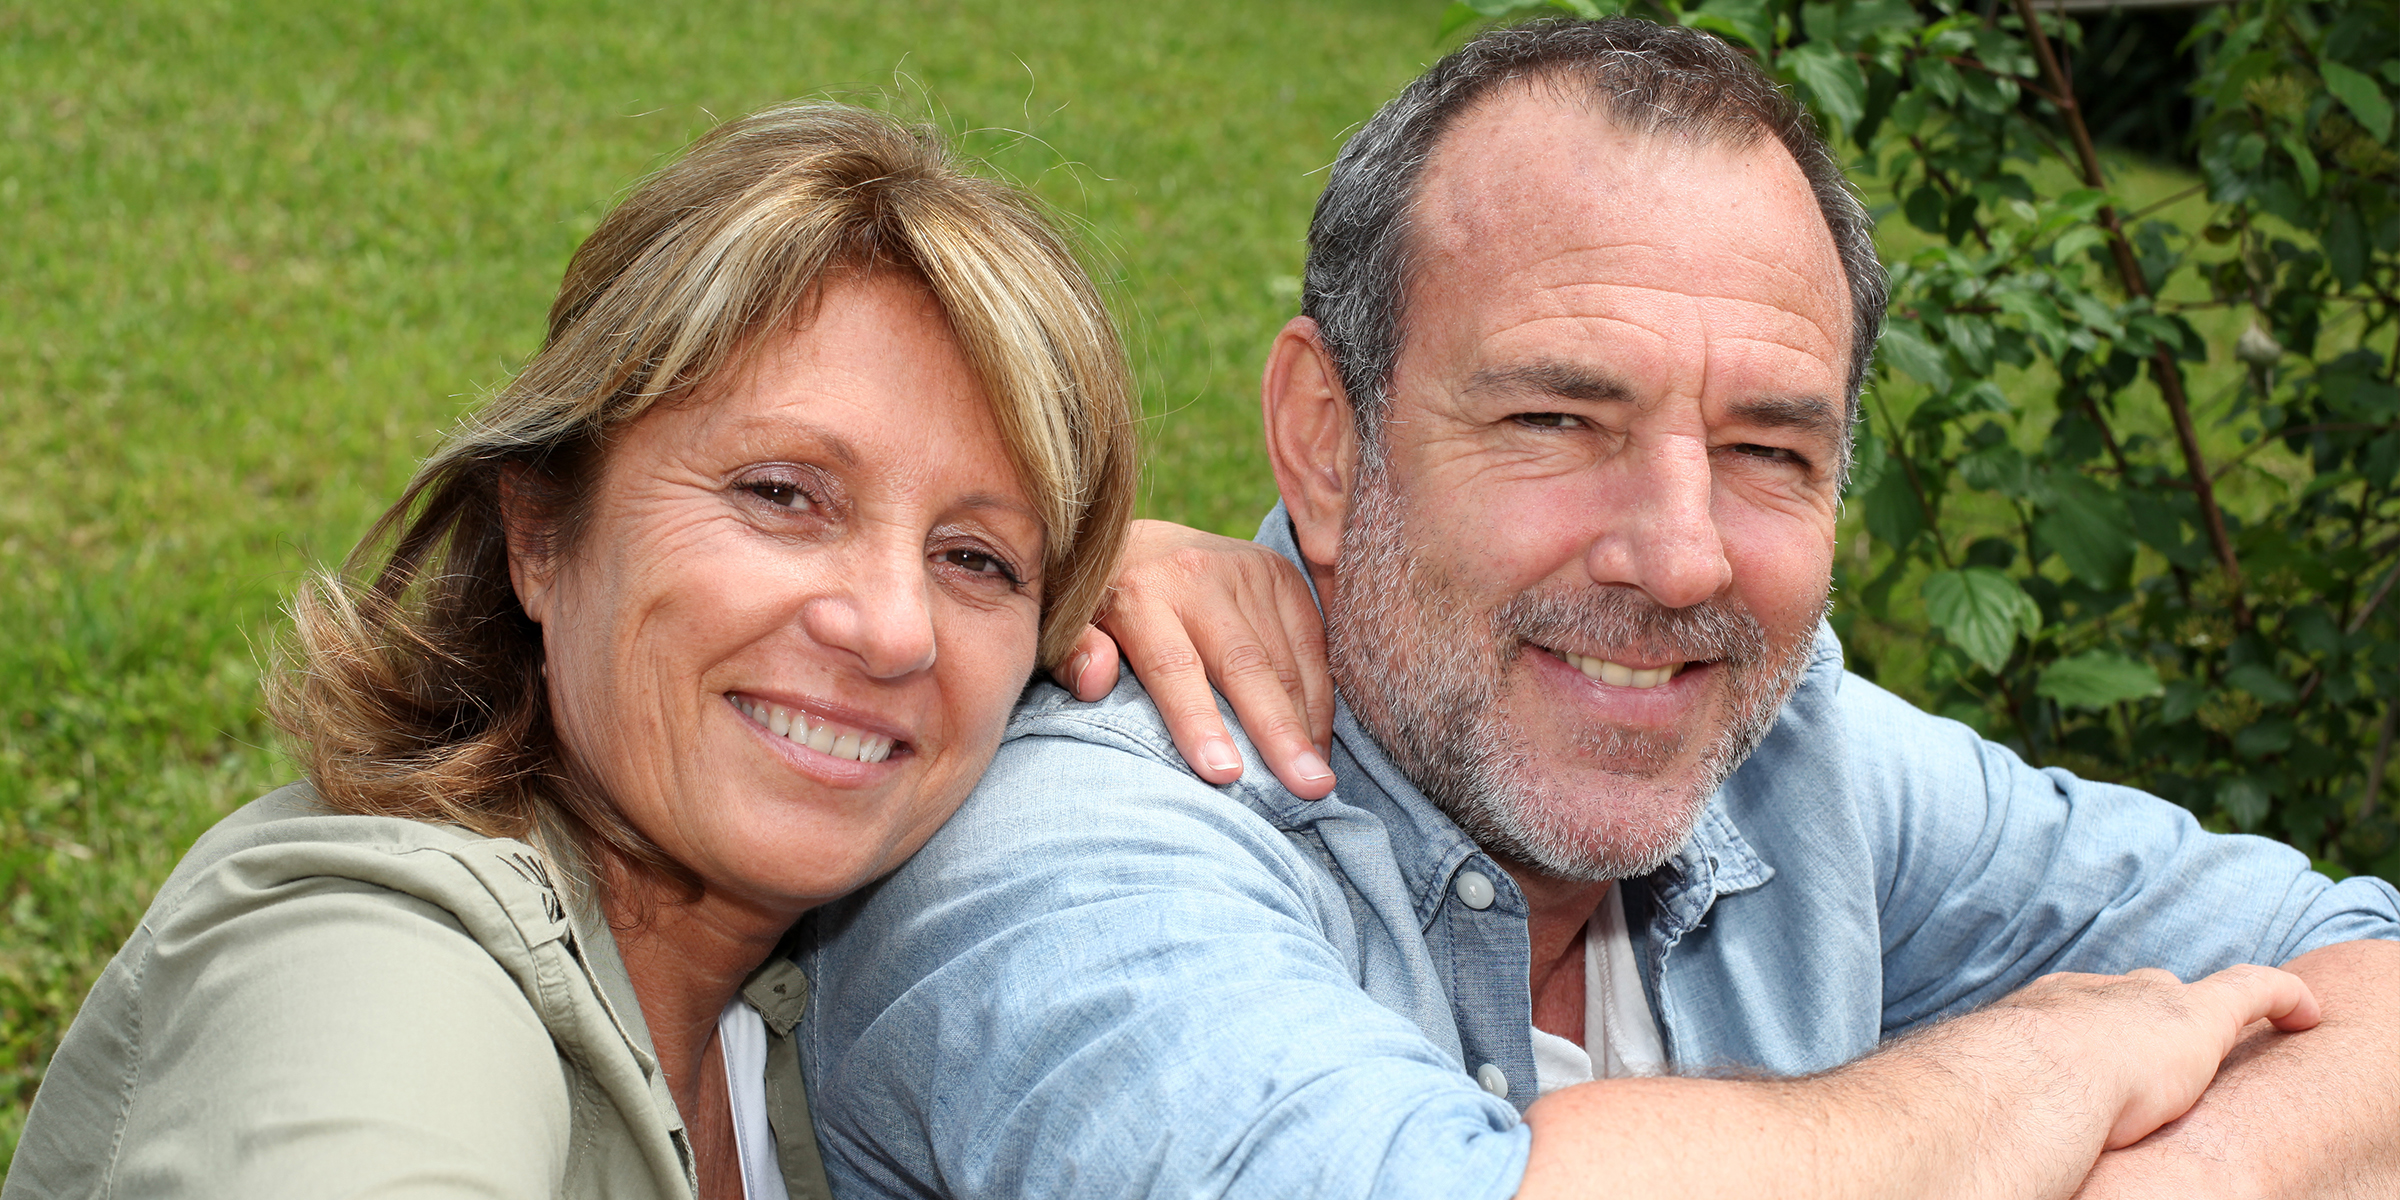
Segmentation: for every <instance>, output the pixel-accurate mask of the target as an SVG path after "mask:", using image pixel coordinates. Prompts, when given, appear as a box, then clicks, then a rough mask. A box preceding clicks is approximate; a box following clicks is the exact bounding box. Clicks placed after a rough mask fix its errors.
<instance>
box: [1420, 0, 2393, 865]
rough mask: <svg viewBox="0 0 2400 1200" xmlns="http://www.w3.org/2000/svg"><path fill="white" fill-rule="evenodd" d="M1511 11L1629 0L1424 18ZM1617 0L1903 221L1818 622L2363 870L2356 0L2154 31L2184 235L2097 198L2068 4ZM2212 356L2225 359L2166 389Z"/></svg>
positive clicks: (2364, 345) (2364, 99) (2373, 672)
mask: <svg viewBox="0 0 2400 1200" xmlns="http://www.w3.org/2000/svg"><path fill="white" fill-rule="evenodd" d="M1542 7H1556V8H1561V9H1565V10H1567V11H1570V12H1573V13H1576V14H1578V15H1582V16H1599V15H1603V13H1604V12H1613V11H1620V10H1624V9H1626V8H1628V7H1629V5H1628V3H1627V0H1549V3H1547V4H1545V3H1542V2H1538V0H1473V3H1471V4H1455V5H1453V6H1452V8H1451V11H1450V16H1449V18H1448V21H1447V27H1446V29H1445V32H1447V29H1450V28H1456V27H1458V26H1461V25H1465V24H1468V23H1472V22H1474V21H1476V20H1479V19H1486V18H1501V17H1508V16H1511V15H1515V14H1518V13H1522V12H1525V11H1529V10H1533V9H1537V8H1542ZM1638 11H1639V15H1644V16H1648V17H1651V18H1652V19H1656V20H1662V21H1680V22H1682V23H1684V24H1687V25H1691V26H1694V27H1698V28H1702V29H1706V30H1708V31H1710V32H1713V33H1715V34H1717V35H1719V36H1721V37H1723V38H1725V39H1726V40H1728V41H1729V42H1731V43H1733V44H1734V45H1736V46H1739V47H1742V48H1744V49H1745V50H1746V51H1748V52H1749V53H1751V54H1753V55H1754V56H1756V57H1757V58H1758V60H1759V61H1760V62H1762V63H1763V64H1765V65H1766V66H1767V68H1768V69H1769V70H1771V71H1772V72H1773V73H1774V74H1775V75H1776V76H1777V77H1779V78H1780V79H1782V80H1784V81H1785V82H1786V83H1787V84H1789V85H1791V86H1792V87H1794V88H1795V89H1796V91H1797V93H1798V94H1799V95H1800V96H1801V97H1802V98H1803V99H1804V100H1805V101H1806V102H1807V103H1808V104H1809V106H1810V107H1811V109H1812V110H1813V111H1814V112H1815V113H1816V115H1817V119H1818V121H1819V124H1820V125H1821V127H1823V128H1825V129H1827V130H1830V131H1833V135H1834V137H1835V138H1836V140H1837V142H1838V143H1840V144H1842V145H1843V148H1844V149H1845V151H1847V152H1850V153H1852V154H1854V158H1853V159H1852V164H1853V166H1852V175H1853V178H1854V179H1856V180H1858V181H1859V183H1860V185H1861V186H1862V188H1864V189H1865V191H1866V193H1867V197H1868V201H1869V203H1870V204H1874V205H1877V206H1878V212H1879V214H1882V216H1881V219H1882V220H1883V221H1884V222H1885V223H1886V224H1887V226H1888V225H1890V224H1891V223H1893V222H1905V223H1906V225H1907V226H1910V227H1913V229H1914V230H1916V231H1918V237H1919V240H1923V241H1925V242H1927V243H1928V244H1926V245H1925V247H1924V248H1923V249H1919V250H1916V251H1915V252H1913V253H1909V254H1906V255H1905V256H1895V257H1896V258H1897V261H1894V262H1892V263H1891V268H1892V276H1893V285H1894V286H1893V303H1892V310H1891V322H1890V326H1889V329H1888V331H1887V332H1886V334H1885V335H1884V340H1883V344H1882V347H1881V350H1880V352H1879V354H1878V363H1877V369H1876V379H1875V383H1874V385H1873V388H1872V391H1871V393H1870V397H1869V401H1868V407H1867V414H1868V416H1867V420H1865V421H1863V422H1862V423H1861V427H1860V430H1859V434H1858V469H1857V473H1856V477H1855V479H1854V480H1853V484H1852V490H1851V503H1852V505H1853V506H1854V507H1856V508H1862V509H1863V510H1864V511H1863V516H1864V522H1863V525H1864V530H1865V532H1866V535H1867V538H1866V540H1867V542H1868V543H1869V545H1870V546H1871V549H1869V550H1868V551H1867V552H1866V553H1864V554H1857V553H1854V554H1852V555H1850V556H1848V558H1849V561H1848V562H1847V563H1846V564H1845V566H1844V568H1843V569H1842V570H1841V572H1840V574H1839V576H1838V577H1837V583H1838V584H1840V585H1841V587H1842V592H1843V595H1844V605H1843V607H1842V611H1841V612H1840V613H1839V614H1838V615H1837V618H1836V620H1837V622H1841V623H1843V624H1844V625H1845V632H1846V633H1849V634H1850V635H1851V638H1852V642H1853V650H1854V656H1855V651H1856V650H1857V646H1858V643H1859V641H1861V640H1862V638H1863V639H1864V640H1869V641H1872V640H1874V639H1873V637H1872V636H1869V635H1872V634H1875V633H1878V632H1882V633H1888V632H1889V631H1892V630H1902V631H1906V630H1910V629H1912V628H1921V629H1923V630H1924V631H1925V634H1926V637H1927V638H1928V641H1927V643H1926V644H1924V645H1922V646H1920V647H1917V648H1915V654H1916V658H1917V659H1918V660H1921V664H1922V665H1921V669H1920V672H1919V674H1918V676H1917V677H1916V678H1915V679H1912V680H1906V681H1902V682H1904V683H1906V684H1908V685H1910V686H1908V688H1907V690H1909V691H1911V692H1912V693H1913V694H1914V698H1915V699H1917V700H1918V701H1919V702H1921V703H1924V704H1926V705H1928V706H1929V707H1931V708H1933V709H1935V710H1936V711H1940V712H1943V713H1945V714H1947V715H1952V716H1957V717H1960V718H1961V719H1964V720H1967V721H1969V722H1970V723H1971V724H1974V725H1976V726H1977V727H1978V728H1980V729H1982V730H1983V731H1984V732H1985V733H1986V734H1987V735H1989V736H1993V737H1997V738H1999V739H2001V740H2003V741H2006V742H2008V743H2009V744H2010V745H2012V746H2013V747H2015V748H2016V749H2017V750H2018V751H2019V752H2020V753H2022V754H2024V755H2026V756H2027V757H2028V758H2029V759H2031V760H2033V761H2036V762H2043V763H2055V764H2059V765H2065V766H2070V767H2073V768H2074V769H2076V770H2078V771H2080V772H2082V773H2084V774H2087V775H2092V776H2097V777H2100V778H2107V779H2114V780H2119V781H2122V782H2125V783H2129V784H2132V785H2135V786H2138V787H2143V788H2146V789H2149V790H2151V791H2153V792H2157V793H2159V794H2160V795H2163V796H2166V797H2168V798H2170V799H2172V800H2175V801H2177V802H2179V803H2181V804H2183V805H2185V806H2186V807H2188V808H2190V809H2192V810H2193V811H2195V812H2196V813H2199V814H2200V815H2201V816H2202V818H2203V820H2204V821H2206V822H2207V823H2209V824H2210V825H2211V826H2212V827H2216V828H2235V829H2242V830H2251V831H2256V832H2261V833H2268V834H2271V835H2273V836H2277V837H2281V838H2283V839H2285V840H2287V841H2289V842H2290V843H2292V844H2293V845H2295V846H2298V847H2300V848H2301V849H2302V850H2303V851H2306V852H2307V853H2309V854H2311V855H2312V856H2314V857H2315V858H2316V859H2317V861H2318V863H2319V864H2320V866H2322V867H2324V868H2326V869H2328V870H2330V871H2333V872H2335V873H2337V874H2339V873H2343V872H2348V871H2374V872H2376V873H2379V874H2383V875H2387V876H2400V825H2396V823H2395V807H2394V805H2393V804H2392V803H2391V801H2390V795H2391V793H2392V791H2393V787H2392V786H2391V781H2390V771H2389V770H2388V768H2389V766H2390V761H2391V753H2392V742H2393V734H2394V718H2395V712H2396V710H2395V708H2394V705H2393V700H2394V698H2395V697H2400V615H2396V613H2395V610H2396V609H2400V600H2395V599H2394V598H2393V596H2392V592H2393V585H2394V581H2395V580H2396V579H2400V561H2396V559H2400V497H2396V496H2395V491H2394V488H2395V475H2396V474H2400V387H2395V386H2394V371H2395V360H2396V359H2400V354H2396V353H2395V346H2394V338H2395V331H2396V329H2400V155H2396V154H2395V153H2394V149H2393V147H2394V124H2395V122H2394V112H2393V101H2392V97H2393V95H2394V94H2395V92H2400V30H2396V29H2395V22H2394V21H2393V20H2392V13H2391V9H2390V8H2389V7H2388V5H2385V4H2383V3H2380V2H2368V3H2357V4H2350V5H2324V4H2300V3H2291V2H2289V0H2242V2H2240V3H2237V4H2233V5H2230V6H2227V7H2221V8H2215V9H2212V10H2210V11H2208V12H2207V13H2206V14H2205V15H2204V16H2202V17H2201V18H2199V20H2198V21H2197V23H2196V24H2195V25H2194V27H2193V28H2192V31H2191V35H2190V36H2189V37H2188V38H2186V39H2185V40H2184V44H2183V45H2182V46H2180V47H2178V52H2179V53H2190V54H2192V55H2193V57H2194V60H2195V66H2196V76H2195V81H2194V82H2193V83H2192V85H2191V94H2192V99H2193V102H2194V104H2193V111H2194V112H2195V114H2196V120H2195V121H2194V124H2193V128H2192V129H2191V130H2190V131H2189V138H2190V141H2189V143H2188V147H2189V149H2190V151H2191V152H2192V153H2193V154H2194V155H2195V156H2196V161H2197V164H2198V168H2199V176H2200V178H2201V180H2202V182H2201V183H2200V184H2199V185H2198V189H2195V190H2204V192H2205V196H2206V204H2205V207H2204V212H2205V218H2204V219H2203V220H2200V221H2196V222H2189V223H2188V224H2189V226H2191V227H2187V225H2186V224H2178V223H2176V222H2175V221H2173V220H2171V219H2167V218H2165V217H2162V216H2158V215H2154V214H2153V213H2151V212H2129V211H2127V206H2126V204H2125V202H2124V201H2123V199H2122V198H2121V197H2120V196H2119V195H2117V194H2115V193H2113V192H2112V190H2111V187H2112V183H2111V180H2110V178H2109V174H2108V172H2107V171H2106V170H2105V169H2104V166H2103V161H2102V156H2101V155H2100V153H2099V151H2098V148H2097V147H2096V146H2095V143H2094V139H2093V137H2092V135H2091V132H2090V129H2091V126H2092V125H2093V124H2094V123H2097V122H2098V121H2099V120H2101V119H2102V118H2103V117H2105V115H2106V114H2095V115H2092V116H2088V117H2087V115H2086V114H2085V112H2084V111H2083V110H2082V107H2081V106H2080V105H2079V104H2078V102H2077V92H2076V89H2075V79H2074V66H2075V64H2076V60H2077V58H2078V53H2079V51H2080V50H2081V49H2082V47H2083V41H2084V35H2085V31H2084V28H2083V27H2082V26H2081V25H2079V24H2078V23H2077V22H2076V21H2075V20H2073V19H2071V18H2069V17H2067V16H2065V15H2064V14H2061V13H2057V12H2045V11H2041V10H2040V9H2039V8H2038V7H2037V6H2036V5H2035V4H2034V3H2032V2H2031V0H1996V2H1995V3H1992V4H1989V5H1987V6H1984V7H1982V8H1973V7H1962V6H1961V5H1959V4H1957V3H1956V0H1931V2H1930V3H1926V4H1920V5H1914V6H1912V5H1911V4H1909V3H1908V2H1907V0H1837V2H1835V3H1823V4H1819V3H1800V2H1796V0H1706V2H1705V3H1701V4H1697V5H1693V6H1688V7H1687V6H1685V5H1683V4H1682V3H1680V0H1655V2H1654V3H1653V2H1652V0H1638ZM2176 199H2181V197H2178V198H2176ZM2155 207H2156V208H2158V209H2162V210H2163V209H2164V208H2166V207H2168V205H2164V204H2162V205H2159V206H2155ZM2186 207H2192V206H2186ZM2201 317H2205V321H2204V322H2203V323H2205V324H2208V325H2210V326H2211V327H2213V328H2217V329H2219V330H2220V335H2219V336H2218V337H2217V338H2216V339H2215V340H2216V341H2217V342H2218V343H2219V344H2216V345H2212V344H2210V343H2211V339H2210V338H2209V337H2205V336H2203V334H2202V332H2201V330H2200V329H2199V328H2196V327H2195V318H2201ZM2245 318H2246V319H2245ZM2233 330H2238V331H2239V332H2238V334H2235V333H2232V332H2231V331H2233ZM2212 357H2214V358H2215V359H2216V360H2217V361H2218V362H2219V363H2225V362H2226V361H2227V360H2228V359H2230V360H2231V362H2232V363H2233V364H2238V366H2236V367H2234V368H2233V369H2231V370H2223V369H2222V368H2219V371H2220V373H2221V374H2224V375H2226V376H2228V380H2227V382H2226V383H2225V384H2224V386H2222V387H2214V386H2212V387H2211V388H2210V389H2209V390H2207V391H2205V392H2203V391H2201V390H2200V389H2197V388H2195V386H2194V377H2195V371H2196V370H2198V369H2199V367H2200V364H2202V363H2205V362H2207V361H2209V360H2210V359H2211V358H2212ZM2004 378H2009V379H2014V380H2015V381H2016V382H2017V386H2015V387H2014V388H2013V389H2012V388H2005V387H2003V386H2001V382H2000V380H2001V379H2004ZM1920 601H1921V605H1920V604H1919V602H1920ZM1920 623H1921V624H1920ZM1868 665H1869V666H1870V669H1871V664H1868Z"/></svg>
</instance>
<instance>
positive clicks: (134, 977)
mask: <svg viewBox="0 0 2400 1200" xmlns="http://www.w3.org/2000/svg"><path fill="white" fill-rule="evenodd" d="M545 876H546V868H545V866H544V864H543V861H542V859H541V857H540V856H539V855H538V854H537V853H535V852H534V851H533V849H532V848H531V847H529V846H526V845H524V844H523V843H518V842H511V841H508V840H506V839H489V838H481V837H478V836H476V835H474V834H472V833H470V832H468V831H465V830H459V829H452V828H446V827H441V826H433V825H426V824H423V823H420V822H413V821H405V820H396V819H387V818H374V817H358V816H348V815H342V814H336V813H331V812H328V811H326V810H325V809H324V808H323V807H322V806H321V805H319V804H318V803H317V802H316V800H315V798H314V796H313V794H312V793H310V792H309V791H308V790H307V789H306V788H305V787H304V786H296V787H293V788H286V789H284V790H282V791H279V792H277V793H274V794H272V795H269V796H267V797H265V798H263V799H261V800H258V801H255V802H253V803H252V804H250V805H248V806H245V807H244V808H243V809H241V810H239V811H237V812H236V813H234V814H233V815H232V816H229V817H228V818H227V819H226V820H225V821H224V822H222V823H220V824H219V825H218V826H217V827H216V828H214V829H212V830H211V831H210V832H209V833H208V834H206V835H204V836H203V837H202V838H201V840H200V841H199V842H198V843H197V844H195V845H194V847H193V849H192V851H191V852H190V854H188V855H187V856H186V858H185V859H184V861H183V862H182V863H181V864H180V865H179V866H178V867H177V869H176V871H175V872H174V874H173V875H172V876H171V877H170V879H169V881H168V883H167V884H166V885H165V886H164V887H162V888H161V889H160V892H159V895H158V896H157V898H156V899H155V900H154V901H153V903H152V905H151V908H150V911H149V912H148V913H147V914H146V915H145V916H144V918H143V920H142V923H141V925H140V926H139V927H138V928H137V929H136V931H135V933H134V935H133V937H132V938H131V939H130V940H129V941H128V942H127V944H126V946H125V948H124V949H123V950H122V951H120V952H119V954H118V955H117V957H116V958H115V959H114V960H113V961H112V962H111V963H110V965H109V966H108V968H107V970H106V971H105V972H104V974H103V975H102V978H101V980H100V981H99V983H98V984H97V985H96V986H95V987H94V989H93V991H92V994H91V995H90V997H88V998H87V1000H86V1001H85V1004H84V1007H83V1010H82V1011H81V1012H79V1013H78V1015H77V1017H76V1020H75V1023H74V1025H73V1026H72V1027H71V1028H70V1030H69V1032H68V1035H67V1038H66V1040H65V1041H64V1043H62V1045H61V1046H60V1048H59V1052H58V1054H57V1055H56V1057H55V1058H54V1060H53V1062H52V1064H51V1068H50V1070H49V1072H48V1075H47V1077H46V1078H45V1080H44V1082H43V1087H42V1090H41V1093H40V1094H39V1096H38V1097H37V1101H36V1104H35V1107H34V1110H33V1112H32V1114H31V1115H30V1117H29V1121H28V1126H27V1128H26V1131H25V1149H24V1150H23V1151H21V1152H20V1155H19V1159H18V1168H19V1169H20V1170H23V1169H27V1168H29V1167H30V1168H31V1170H32V1172H33V1173H34V1174H35V1175H37V1176H38V1175H41V1174H43V1173H45V1172H54V1173H55V1172H63V1174H62V1176H61V1177H62V1178H71V1177H73V1176H74V1175H75V1173H76V1172H79V1171H91V1172H104V1173H105V1174H106V1175H107V1176H108V1177H110V1178H111V1179H113V1180H116V1181H117V1183H118V1185H119V1186H120V1190H123V1191H125V1192H126V1193H127V1194H146V1193H148V1192H150V1191H160V1192H176V1191H182V1192H209V1191H233V1192H242V1193H245V1194H254V1195H277V1194H301V1193H304V1192H306V1191H308V1190H310V1189H311V1188H312V1187H313V1186H314V1184H312V1183H311V1182H309V1181H311V1180H314V1181H316V1182H317V1183H322V1184H325V1185H326V1186H328V1187H330V1186H332V1184H333V1183H334V1180H335V1175H336V1174H337V1173H338V1174H340V1175H341V1177H342V1178H347V1179H352V1180H357V1179H368V1178H373V1177H375V1176H377V1175H379V1174H380V1175H384V1176H387V1177H389V1178H391V1179H394V1180H397V1179H401V1178H408V1177H420V1178H431V1177H432V1176H424V1175H423V1174H422V1173H423V1172H426V1171H435V1172H437V1173H438V1172H439V1171H440V1170H442V1169H445V1166H444V1165H445V1164H447V1165H448V1166H449V1167H454V1168H456V1169H457V1170H459V1171H463V1172H465V1173H464V1174H461V1175H458V1176H457V1178H460V1179H469V1178H472V1179H478V1180H483V1181H486V1182H492V1183H496V1184H502V1185H503V1187H502V1190H526V1191H532V1192H546V1191H548V1190H549V1189H550V1188H551V1186H552V1185H553V1184H554V1183H555V1180H556V1178H557V1174H556V1168H557V1167H558V1166H559V1165H560V1164H561V1163H563V1161H564V1158H563V1156H564V1153H565V1146H566V1138H567V1135H568V1129H569V1125H570V1121H571V1115H570V1114H571V1109H570V1098H569V1096H568V1094H567V1083H566V1079H565V1077H564V1075H563V1074H562V1071H561V1066H560V1060H559V1051H558V1048H557V1046H556V1045H555V1044H554V1042H553V1039H552V1036H551V1034H550V1031H549V1029H548V1027H547V1024H546V1022H545V1013H544V1011H543V1007H544V1006H542V1005H540V1004H537V1002H536V1000H535V996H536V995H537V994H538V993H539V991H540V990H541V985H542V976H543V975H544V974H545V973H548V974H550V975H557V974H559V971H558V962H559V960H560V959H561V958H562V956H563V947H557V948H554V949H551V950H550V951H549V953H547V954H537V953H536V951H537V949H539V948H543V947H545V946H552V947H555V945H556V943H559V942H560V941H562V940H563V939H564V938H565V937H566V936H567V914H566V912H565V911H564V908H563V906H562V905H561V904H560V903H559V900H558V897H557V893H556V890H555V888H554V887H553V886H552V885H551V883H550V881H549V880H548V879H547V878H546V877H545ZM243 1145H247V1146H249V1147H251V1150H252V1151H256V1153H252V1152H251V1151H245V1152H244V1153H242V1154H240V1155H235V1154H234V1153H233V1152H232V1147H236V1146H243ZM260 1147H266V1148H267V1149H260ZM274 1147H283V1149H282V1150H274V1149H273V1148H274ZM412 1147H413V1148H414V1149H411V1148H412ZM412 1156H414V1158H413V1160H412ZM270 1163H271V1164H274V1166H273V1168H272V1169H273V1170H275V1171H277V1172H280V1173H281V1174H280V1175H279V1176H277V1177H276V1181H275V1182H274V1183H273V1184H272V1185H271V1186H270V1185H269V1183H268V1177H267V1176H265V1175H261V1174H260V1173H259V1172H260V1171H263V1170H267V1169H269V1168H268V1167H267V1166H266V1164H270ZM28 1186H31V1185H30V1184H29V1185H28ZM28 1194H35V1195H38V1194H43V1192H42V1191H41V1190H39V1189H38V1188H37V1189H35V1190H34V1191H31V1192H29V1193H28ZM13 1195H14V1193H13V1192H12V1197H13Z"/></svg>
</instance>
